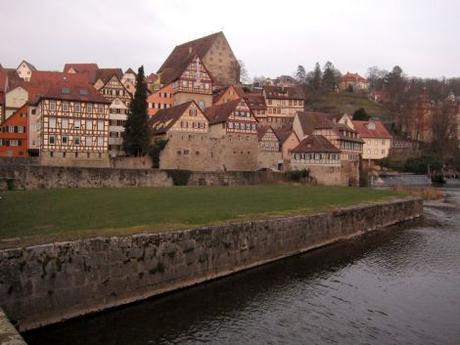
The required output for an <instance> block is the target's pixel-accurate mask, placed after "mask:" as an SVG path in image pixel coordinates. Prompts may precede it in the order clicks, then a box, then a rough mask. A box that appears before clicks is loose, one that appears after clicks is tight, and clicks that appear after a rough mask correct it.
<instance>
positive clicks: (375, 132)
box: [352, 120, 392, 139]
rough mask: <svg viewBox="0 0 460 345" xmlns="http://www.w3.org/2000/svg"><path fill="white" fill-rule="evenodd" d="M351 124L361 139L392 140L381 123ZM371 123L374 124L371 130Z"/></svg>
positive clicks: (360, 122) (373, 121)
mask: <svg viewBox="0 0 460 345" xmlns="http://www.w3.org/2000/svg"><path fill="white" fill-rule="evenodd" d="M352 122H353V126H354V127H355V129H356V131H357V132H358V133H359V135H360V136H361V138H376V139H392V136H391V134H390V133H389V132H388V131H387V129H386V128H385V126H384V125H383V123H382V121H376V120H371V121H356V120H353V121H352ZM371 122H372V123H373V124H374V126H375V128H372V125H369V124H370V123H371Z"/></svg>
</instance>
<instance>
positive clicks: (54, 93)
mask: <svg viewBox="0 0 460 345" xmlns="http://www.w3.org/2000/svg"><path fill="white" fill-rule="evenodd" d="M39 91H40V93H39V94H38V93H37V95H36V96H35V97H34V99H32V98H31V97H30V95H29V101H30V103H31V104H36V103H38V101H39V100H40V99H42V98H46V99H56V100H67V101H81V102H93V103H105V104H110V103H111V102H110V101H109V100H106V99H105V98H104V97H102V95H101V94H100V93H99V92H98V91H97V90H96V89H95V88H94V87H93V86H91V85H90V84H88V83H82V82H77V81H71V80H61V81H58V82H56V83H53V84H49V85H48V87H47V89H46V91H44V89H43V90H39ZM42 91H44V92H42Z"/></svg>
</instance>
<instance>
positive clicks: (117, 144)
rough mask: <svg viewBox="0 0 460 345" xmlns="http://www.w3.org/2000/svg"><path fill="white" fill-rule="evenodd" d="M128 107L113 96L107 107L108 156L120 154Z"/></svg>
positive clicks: (121, 153) (122, 153)
mask: <svg viewBox="0 0 460 345" xmlns="http://www.w3.org/2000/svg"><path fill="white" fill-rule="evenodd" d="M128 110H129V108H128V107H127V106H126V104H125V102H123V101H122V100H121V99H119V98H115V99H114V100H113V101H112V103H111V104H110V107H109V142H108V143H109V148H108V149H109V154H110V157H116V156H122V155H124V152H123V134H124V132H125V123H126V119H127V118H128Z"/></svg>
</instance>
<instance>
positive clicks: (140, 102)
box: [123, 66, 150, 157]
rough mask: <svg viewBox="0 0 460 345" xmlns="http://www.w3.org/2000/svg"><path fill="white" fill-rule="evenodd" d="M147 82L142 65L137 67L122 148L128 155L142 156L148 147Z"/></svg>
mask: <svg viewBox="0 0 460 345" xmlns="http://www.w3.org/2000/svg"><path fill="white" fill-rule="evenodd" d="M147 119H148V117H147V84H146V82H145V76H144V66H141V67H139V70H138V73H137V78H136V92H135V93H134V99H133V100H132V102H131V104H130V106H129V112H128V118H127V119H126V123H125V133H124V138H123V150H124V151H125V152H126V154H127V155H129V156H136V157H137V156H143V155H145V154H147V153H148V151H149V147H150V129H149V126H148V123H147Z"/></svg>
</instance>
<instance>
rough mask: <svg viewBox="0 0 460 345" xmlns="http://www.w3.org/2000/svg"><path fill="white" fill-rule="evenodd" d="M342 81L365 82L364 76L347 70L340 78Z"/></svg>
mask: <svg viewBox="0 0 460 345" xmlns="http://www.w3.org/2000/svg"><path fill="white" fill-rule="evenodd" d="M341 80H342V81H343V82H347V81H352V82H358V81H360V82H367V79H366V78H363V77H361V76H360V75H359V74H358V73H350V72H347V73H346V74H345V75H344V76H342V79H341Z"/></svg>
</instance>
